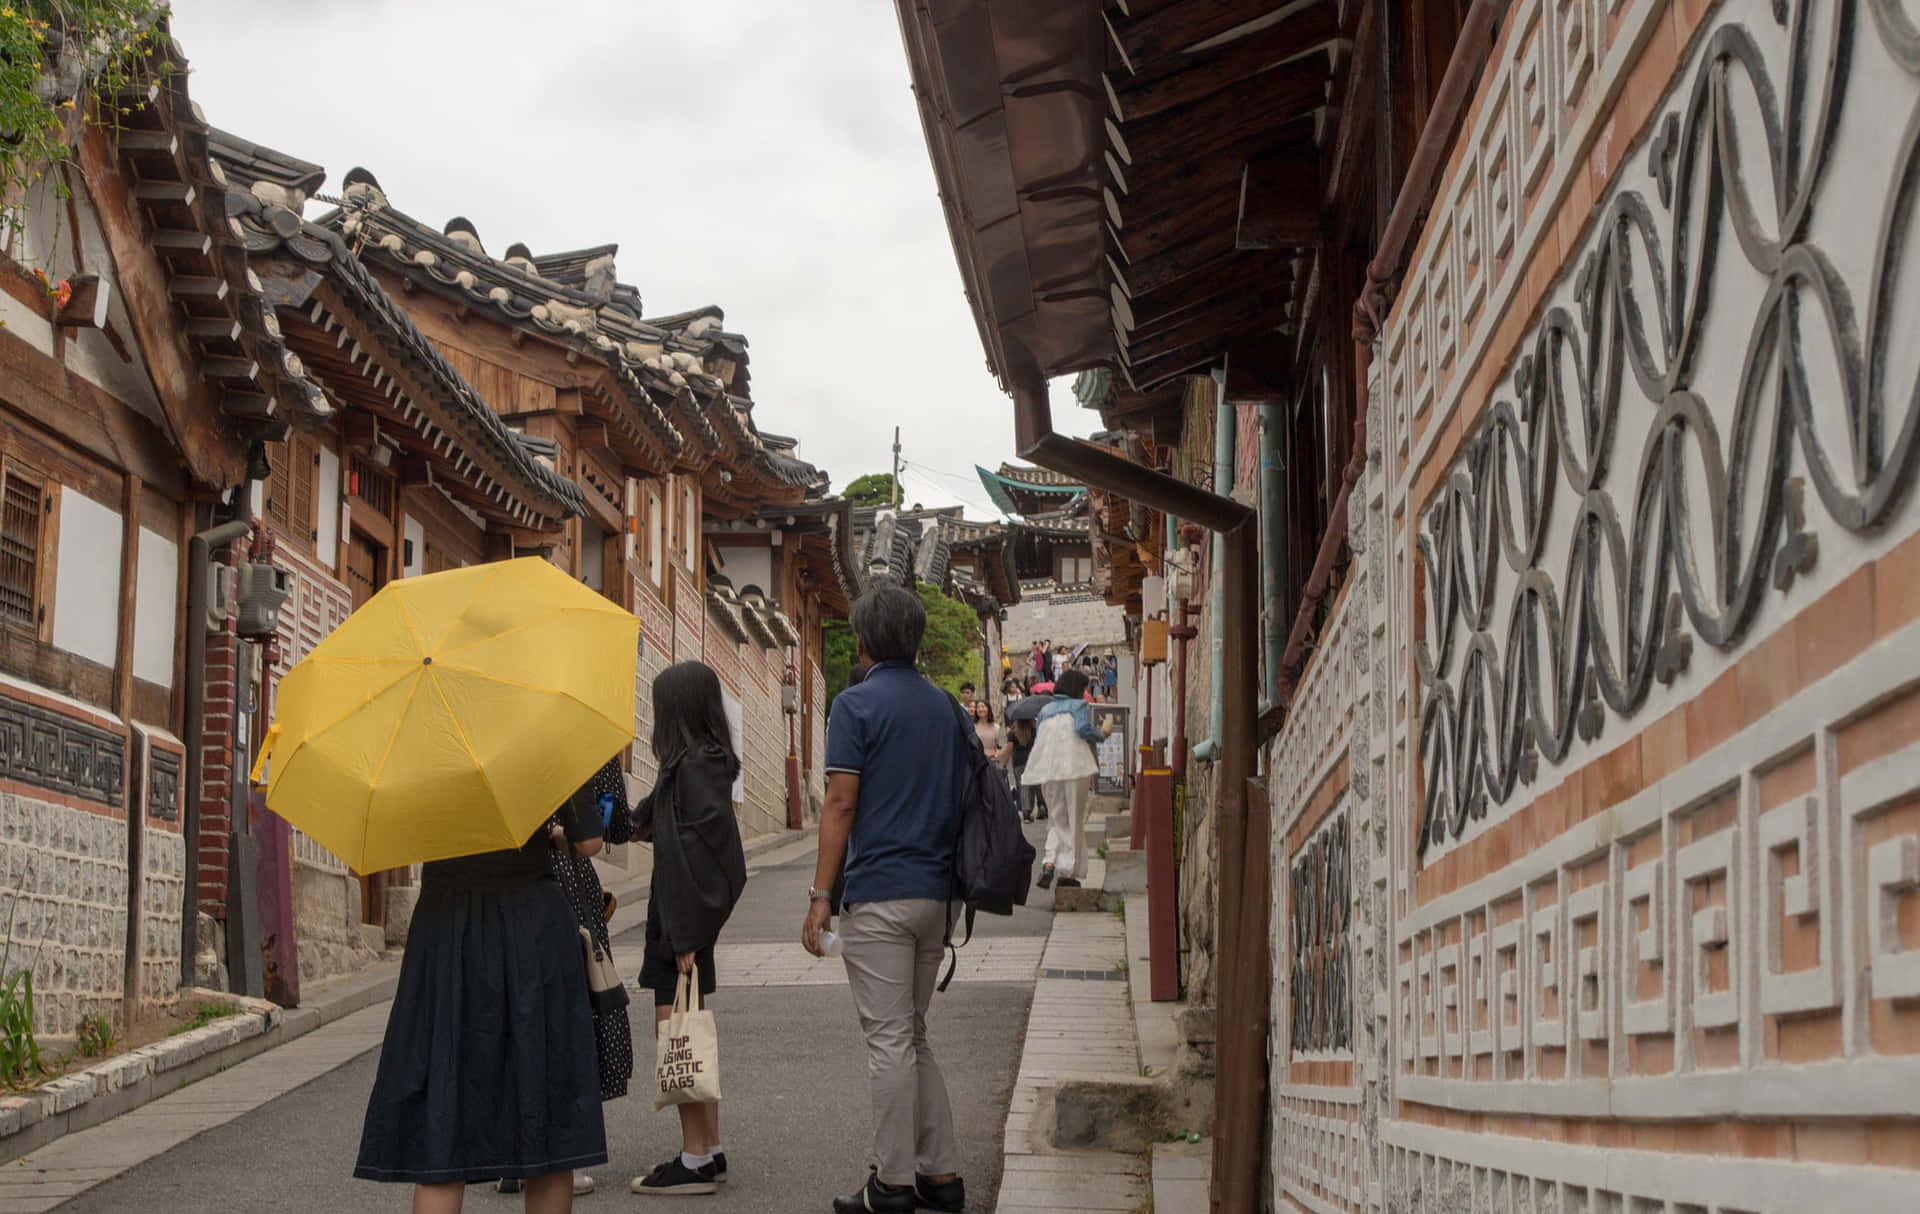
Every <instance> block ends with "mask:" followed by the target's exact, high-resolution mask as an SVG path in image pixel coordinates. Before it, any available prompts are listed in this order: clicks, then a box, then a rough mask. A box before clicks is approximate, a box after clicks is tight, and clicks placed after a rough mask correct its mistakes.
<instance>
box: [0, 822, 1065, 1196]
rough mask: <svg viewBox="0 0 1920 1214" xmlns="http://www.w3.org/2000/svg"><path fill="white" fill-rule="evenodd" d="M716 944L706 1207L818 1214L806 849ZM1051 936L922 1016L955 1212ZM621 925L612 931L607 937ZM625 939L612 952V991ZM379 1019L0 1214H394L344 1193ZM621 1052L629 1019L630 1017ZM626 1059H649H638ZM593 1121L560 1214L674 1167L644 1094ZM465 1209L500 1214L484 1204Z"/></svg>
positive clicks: (1006, 1091) (766, 883)
mask: <svg viewBox="0 0 1920 1214" xmlns="http://www.w3.org/2000/svg"><path fill="white" fill-rule="evenodd" d="M758 863H760V864H761V867H760V868H759V869H758V870H757V871H755V873H754V875H753V878H752V880H750V882H749V883H748V886H747V893H746V896H745V898H744V899H743V900H742V902H741V905H740V908H739V910H738V911H737V912H736V914H735V917H734V920H733V922H732V923H731V924H730V925H729V927H728V931H727V933H726V935H725V936H724V937H723V938H722V943H721V946H720V950H719V968H720V984H721V990H720V994H719V995H718V996H716V997H715V999H714V1009H715V1012H716V1014H717V1016H718V1018H719V1027H720V1034H721V1076H722V1080H721V1082H722V1087H723V1090H724V1092H725V1103H724V1105H723V1107H722V1117H721V1126H722V1136H723V1138H724V1140H725V1145H726V1147H727V1153H728V1156H729V1161H730V1163H731V1165H732V1176H731V1179H730V1181H729V1183H728V1185H727V1186H726V1188H724V1189H723V1190H722V1191H721V1194H720V1195H719V1197H718V1198H717V1199H715V1203H714V1204H716V1205H719V1206H726V1207H729V1208H733V1209H739V1210H751V1211H789V1210H792V1211H806V1210H815V1209H818V1210H824V1209H826V1208H827V1203H828V1201H829V1199H830V1197H831V1195H832V1194H833V1193H834V1192H835V1191H836V1190H843V1189H848V1188H851V1187H852V1185H853V1184H854V1183H855V1182H856V1181H858V1180H859V1179H860V1178H861V1177H863V1176H864V1174H865V1170H866V1165H865V1163H864V1159H865V1156H866V1140H867V1133H868V1103H867V1089H866V1061H865V1054H864V1049H863V1046H862V1043H861V1040H860V1034H859V1030H858V1027H857V1026H856V1024H855V1022H854V1018H853V1011H852V1002H851V999H850V998H849V995H848V992H847V989H846V984H845V980H844V977H843V976H839V975H840V971H839V963H838V962H833V963H831V964H830V965H829V964H827V963H820V962H815V961H814V960H813V959H812V958H810V957H808V956H806V954H805V953H803V952H802V951H801V949H800V946H799V945H798V943H797V942H796V938H797V935H798V927H799V923H800V919H801V915H802V913H803V912H804V909H805V905H806V889H807V886H808V883H809V881H810V879H811V877H812V870H813V850H812V846H811V841H810V840H807V841H800V842H796V843H794V844H792V845H788V846H783V847H779V848H776V849H774V850H772V851H770V852H767V853H763V855H762V857H761V859H760V861H758ZM1050 918H1051V916H1050V915H1048V914H1046V913H1043V912H1040V911H1033V910H1028V911H1022V912H1021V913H1020V914H1018V915H1016V916H1015V917H1014V918H1013V919H1012V920H1004V919H1000V920H991V921H983V922H982V923H981V924H980V929H979V930H980V935H979V937H978V938H977V939H976V940H975V942H974V943H973V944H972V945H971V946H970V947H969V948H967V949H964V950H962V953H961V958H962V960H961V967H960V971H959V974H958V976H957V977H956V979H955V982H954V985H953V987H952V988H951V989H950V990H949V991H948V992H947V993H946V994H945V995H942V996H939V997H938V998H937V1000H936V1004H935V1018H934V1025H933V1031H934V1040H935V1044H936V1047H937V1048H938V1049H939V1051H940V1053H941V1056H942V1058H943V1059H944V1060H945V1061H946V1063H947V1067H946V1069H947V1077H948V1082H949V1084H950V1085H951V1087H952V1093H953V1100H954V1106H955V1107H954V1112H955V1118H956V1120H957V1122H958V1123H959V1125H960V1127H961V1130H962V1138H963V1151H964V1159H965V1167H966V1177H967V1181H968V1185H969V1190H970V1203H969V1209H970V1210H979V1211H990V1210H992V1209H993V1208H994V1205H993V1199H994V1196H995V1192H996V1190H997V1187H998V1181H999V1175H998V1174H999V1170H1000V1162H1001V1161H1000V1155H1001V1136H1002V1131H1003V1126H1004V1123H1005V1119H1006V1115H1007V1108H1008V1104H1009V1101H1010V1098H1011V1095H1012V1090H1013V1084H1014V1076H1015V1073H1016V1070H1017V1067H1018V1062H1019V1058H1020V1053H1021V1044H1022V1037H1023V1034H1024V1032H1025V1029H1026V1025H1027V1014H1028V1008H1029V1004H1030V1001H1031V998H1032V994H1033V989H1034V980H1035V975H1036V971H1037V969H1038V966H1039V963H1040V960H1041V955H1042V951H1043V948H1044V945H1045V940H1046V936H1045V933H1046V931H1047V928H1048V923H1049V921H1050ZM624 921H625V920H624V917H623V922H624ZM638 948H639V933H638V932H637V931H629V932H628V933H627V934H625V935H623V936H621V937H619V938H617V939H616V941H615V953H616V958H617V960H618V961H619V963H620V966H621V968H622V970H623V971H624V972H627V973H628V974H629V976H631V974H632V973H633V972H635V971H637V969H638V964H639V953H638ZM386 1007H387V1005H385V1004H381V1005H379V1006H378V1007H375V1008H369V1009H368V1010H367V1011H365V1012H363V1013H359V1014H357V1015H355V1016H351V1017H348V1018H346V1019H343V1020H341V1021H339V1022H337V1023H335V1024H332V1025H328V1026H327V1027H325V1028H322V1029H320V1030H318V1031H316V1032H314V1033H312V1034H310V1035H309V1036H307V1037H305V1038H302V1039H300V1040H298V1041H295V1042H293V1043H291V1044H289V1045H287V1046H284V1047H281V1048H279V1049H277V1050H273V1051H270V1052H268V1053H267V1054H265V1055H262V1056H261V1057H259V1058H256V1059H254V1060H251V1061H249V1062H246V1063H243V1064H242V1065H240V1066H238V1067H235V1068H233V1069H232V1070H231V1071H228V1072H226V1073H225V1074H222V1075H220V1076H217V1077H215V1078H213V1079H210V1080H208V1081H206V1082H204V1083H201V1084H197V1085H194V1086H192V1087H189V1088H187V1089H185V1090H183V1091H181V1092H179V1093H176V1094H175V1095H173V1096H169V1097H167V1098H165V1099H162V1100H159V1101H156V1102H155V1103H153V1104H151V1105H149V1106H147V1107H146V1108H144V1109H141V1110H138V1111H136V1112H134V1113H132V1114H129V1115H127V1116H125V1117H121V1118H119V1119H116V1120H114V1121H111V1122H108V1123H106V1124H105V1125H102V1126H99V1127H97V1128H95V1129H92V1130H89V1131H86V1132H83V1133H80V1134H75V1135H72V1136H70V1137H68V1138H66V1139H63V1140H61V1141H59V1142H57V1143H54V1144H53V1145H51V1146H49V1147H47V1148H46V1149H44V1150H42V1151H39V1152H35V1153H34V1155H32V1156H30V1157H29V1158H28V1159H27V1160H25V1161H23V1163H22V1164H21V1165H19V1166H17V1167H15V1168H12V1169H9V1170H7V1171H6V1173H5V1174H4V1175H0V1214H16V1212H17V1214H25V1212H27V1211H42V1210H48V1209H55V1208H57V1209H59V1210H61V1211H62V1212H63V1214H67V1212H71V1214H86V1212H99V1214H105V1212H108V1211H127V1210H136V1209H137V1210H139V1211H141V1212H142V1214H170V1212H174V1211H180V1212H185V1211H202V1210H234V1211H242V1210H244V1211H296V1210H297V1211H313V1210H376V1211H377V1210H404V1209H406V1208H408V1203H409V1201H410V1190H408V1189H407V1188H405V1187H404V1186H382V1185H374V1184H371V1183H367V1182H362V1181H356V1180H354V1179H352V1176H351V1172H352V1166H353V1158H354V1153H355V1149H356V1147H357V1144H358V1141H359V1134H360V1122H361V1117H362V1114H363V1112H364V1109H365V1105H366V1097H367V1092H368V1090H369V1089H370V1088H371V1086H372V1082H373V1073H374V1064H375V1061H376V1058H377V1052H378V1046H379V1039H380V1030H381V1026H382V1025H383V1024H384V1020H385V1016H386ZM633 1010H634V1012H635V1029H636V1033H635V1036H636V1044H638V1043H639V1042H640V1041H642V1040H650V1039H649V1038H647V1037H645V1035H644V1034H643V1032H642V1030H641V1021H642V1018H643V1016H644V1015H645V1014H646V1009H643V1008H641V1007H639V1006H637V1005H636V1007H635V1008H634V1009H633ZM639 1052H641V1053H642V1054H643V1055H644V1056H645V1058H646V1059H650V1057H651V1049H650V1046H647V1047H643V1048H642V1049H641V1050H640V1051H639ZM640 1069H641V1071H642V1074H640V1075H639V1076H637V1077H636V1078H637V1082H636V1085H635V1094H634V1095H630V1096H628V1097H627V1098H626V1099H624V1100H621V1101H618V1102H616V1103H614V1104H611V1105H609V1106H607V1131H608V1135H607V1136H608V1148H609V1152H610V1155H611V1161H610V1162H609V1163H608V1164H607V1165H605V1166H603V1167H600V1168H596V1169H593V1174H594V1176H595V1179H596V1180H597V1181H598V1182H599V1186H600V1188H599V1191H598V1192H597V1193H595V1194H594V1195H593V1196H592V1197H589V1198H585V1199H583V1200H582V1202H581V1203H580V1204H579V1207H578V1208H581V1209H587V1210H591V1209H594V1208H597V1207H600V1206H603V1205H609V1204H615V1203H618V1204H621V1205H624V1204H625V1203H628V1202H631V1201H636V1200H639V1199H637V1198H634V1197H631V1196H630V1195H629V1194H628V1192H627V1182H628V1181H629V1180H630V1179H631V1178H632V1177H633V1176H635V1175H638V1174H641V1173H643V1172H645V1171H646V1170H648V1169H649V1168H651V1167H652V1166H653V1165H654V1164H656V1163H658V1162H660V1161H661V1160H662V1159H665V1158H666V1157H667V1156H668V1155H669V1154H670V1153H671V1152H672V1151H674V1150H677V1149H678V1144H679V1129H678V1122H677V1120H676V1119H675V1117H674V1115H673V1113H672V1111H671V1110H668V1111H666V1112H662V1113H655V1112H654V1111H653V1109H652V1102H651V1099H650V1098H649V1097H648V1096H647V1095H646V1094H645V1087H646V1078H647V1076H646V1073H645V1072H646V1071H647V1070H648V1069H649V1062H648V1061H645V1060H643V1061H642V1062H641V1064H640ZM468 1208H469V1209H476V1210H488V1209H500V1210H506V1209H518V1208H519V1199H518V1198H507V1197H501V1196H497V1195H495V1194H494V1193H493V1192H492V1191H491V1188H490V1187H480V1186H476V1187H475V1188H473V1189H472V1190H470V1192H469V1197H468Z"/></svg>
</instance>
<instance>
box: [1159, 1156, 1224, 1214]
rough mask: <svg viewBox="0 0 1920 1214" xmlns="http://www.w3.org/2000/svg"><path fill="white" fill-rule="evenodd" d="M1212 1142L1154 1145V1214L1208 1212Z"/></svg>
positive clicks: (1211, 1169)
mask: <svg viewBox="0 0 1920 1214" xmlns="http://www.w3.org/2000/svg"><path fill="white" fill-rule="evenodd" d="M1212 1177H1213V1142H1212V1141H1211V1140H1210V1139H1205V1138H1203V1139H1201V1140H1200V1141H1199V1142H1193V1143H1188V1142H1157V1143H1155V1144H1153V1214H1206V1212H1207V1204H1208V1189H1209V1188H1210V1187H1211V1185H1212Z"/></svg>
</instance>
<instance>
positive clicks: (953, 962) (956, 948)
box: [934, 901, 975, 994]
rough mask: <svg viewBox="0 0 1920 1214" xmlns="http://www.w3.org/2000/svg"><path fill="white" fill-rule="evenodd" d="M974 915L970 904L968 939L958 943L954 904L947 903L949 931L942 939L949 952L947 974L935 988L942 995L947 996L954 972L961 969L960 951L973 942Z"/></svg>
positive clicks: (942, 945)
mask: <svg viewBox="0 0 1920 1214" xmlns="http://www.w3.org/2000/svg"><path fill="white" fill-rule="evenodd" d="M974 913H975V912H974V909H973V906H972V904H968V906H967V938H966V939H965V940H961V941H959V942H958V943H956V942H955V941H954V938H953V920H954V914H953V903H952V902H951V901H949V902H948V903H947V931H946V934H945V935H944V936H942V937H941V939H940V945H941V947H942V948H945V949H946V950H947V956H948V961H947V973H946V976H945V977H943V978H941V979H940V985H939V986H937V987H935V988H934V989H935V990H937V991H939V992H940V993H941V994H945V993H946V990H947V987H948V986H950V985H952V983H953V972H954V971H955V970H957V969H959V968H960V950H961V949H963V948H965V947H966V946H967V945H968V944H970V943H972V941H973V918H974Z"/></svg>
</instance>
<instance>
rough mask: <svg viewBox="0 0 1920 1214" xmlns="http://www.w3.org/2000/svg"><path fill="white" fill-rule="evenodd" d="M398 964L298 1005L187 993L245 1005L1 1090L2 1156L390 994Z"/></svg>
mask: <svg viewBox="0 0 1920 1214" xmlns="http://www.w3.org/2000/svg"><path fill="white" fill-rule="evenodd" d="M399 977H400V966H399V963H398V961H397V960H387V961H382V962H380V963H379V964H377V965H375V966H372V967H369V968H368V969H367V970H363V971H361V972H360V973H358V974H354V975H351V976H349V977H347V978H343V979H338V980H336V981H334V982H331V983H326V984H322V985H323V987H324V988H326V989H325V990H324V993H320V994H318V995H317V997H314V998H311V999H308V1000H305V1001H303V1003H302V1006H300V1007H297V1008H282V1007H279V1006H277V1005H275V1004H272V1003H268V1002H267V1001H266V1000H264V999H248V998H246V997H244V996H240V995H233V994H229V993H227V992H224V991H206V990H199V989H195V990H193V991H192V992H190V993H191V994H194V995H198V996H201V997H204V998H211V999H220V1000H225V1001H228V1002H232V1003H237V1004H239V1005H240V1007H241V1008H242V1009H243V1010H242V1011H241V1012H240V1014H238V1015H235V1016H227V1017H223V1018H222V1019H220V1020H217V1021H215V1022H214V1023H212V1024H209V1025H207V1026H206V1027H205V1028H198V1029H194V1030H193V1031H191V1032H187V1033H181V1034H179V1035H178V1036H175V1037H169V1038H167V1039H166V1040H164V1041H156V1042H154V1043H153V1044H152V1045H147V1046H142V1047H141V1048H139V1049H137V1050H132V1051H129V1052H128V1053H125V1054H122V1055H120V1056H119V1057H116V1058H109V1059H108V1060H106V1061H105V1062H102V1063H100V1064H98V1065H96V1066H91V1067H88V1068H87V1069H85V1070H83V1071H76V1072H74V1073H73V1074H70V1075H65V1076H62V1077H61V1078H59V1079H56V1080H54V1081H52V1082H51V1083H47V1084H43V1085H41V1086H40V1087H37V1088H34V1089H33V1090H31V1091H27V1092H22V1093H20V1094H18V1095H14V1096H7V1097H0V1160H5V1161H8V1162H11V1161H13V1160H17V1159H19V1158H21V1157H23V1156H25V1155H28V1154H30V1153H31V1152H34V1151H37V1150H39V1149H40V1148H42V1147H44V1146H46V1145H47V1144H49V1143H51V1142H54V1141H57V1140H58V1139H61V1138H64V1137H66V1136H67V1135H68V1134H73V1133H77V1132H78V1131H80V1130H86V1129H91V1128H93V1127H94V1126H97V1125H100V1124H101V1123H103V1122H106V1121H109V1120H111V1119H113V1118H115V1117H118V1116H119V1115H120V1114H122V1113H128V1112H131V1111H133V1110H134V1109H137V1108H139V1107H140V1106H141V1105H144V1104H148V1103H150V1102H152V1101H155V1100H158V1099H159V1098H160V1097H162V1096H166V1095H170V1094H171V1093H173V1092H177V1091H179V1090H180V1089H181V1088H183V1087H186V1086H187V1085H188V1084H190V1083H194V1082H196V1081H198V1080H201V1079H205V1078H207V1077H208V1076H209V1075H215V1074H218V1073H219V1072H221V1071H224V1070H226V1069H227V1068H228V1067H231V1066H235V1065H237V1064H239V1063H242V1062H245V1061H246V1060H247V1059H249V1058H252V1057H254V1056H255V1055H258V1054H261V1053H264V1052H265V1051H267V1050H270V1049H272V1048H273V1047H275V1046H277V1045H284V1044H286V1043H287V1042H289V1041H293V1040H295V1039H296V1038H299V1037H304V1036H306V1035H307V1034H308V1033H310V1032H312V1031H313V1030H315V1029H317V1028H319V1027H320V1026H322V1025H324V1024H330V1023H332V1022H333V1021H335V1020H338V1019H340V1018H341V1017H342V1016H346V1015H350V1014H351V1013H353V1012H357V1011H360V1010H361V1009H362V1008H366V1007H371V1006H372V1005H373V1004H376V1003H380V1002H383V1001H384V1000H387V999H391V998H392V997H393V990H394V987H395V986H396V985H397V984H398V982H399Z"/></svg>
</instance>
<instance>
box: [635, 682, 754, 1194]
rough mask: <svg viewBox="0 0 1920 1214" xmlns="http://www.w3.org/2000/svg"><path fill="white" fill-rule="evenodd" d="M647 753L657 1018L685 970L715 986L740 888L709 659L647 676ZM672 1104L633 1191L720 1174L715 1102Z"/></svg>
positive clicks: (643, 823)
mask: <svg viewBox="0 0 1920 1214" xmlns="http://www.w3.org/2000/svg"><path fill="white" fill-rule="evenodd" d="M653 755H654V758H655V759H656V760H658V761H659V764H660V779H659V781H658V782H657V783H656V784H655V785H654V788H653V791H652V792H650V793H648V794H647V796H646V798H645V799H644V800H642V801H641V802H640V807H639V809H638V810H636V811H635V823H634V834H635V837H636V838H639V839H642V840H651V841H652V842H653V890H652V893H651V896H650V897H649V898H648V900H647V952H646V960H645V961H644V963H643V964H642V965H641V967H640V985H641V986H642V987H644V988H646V989H648V990H651V991H652V992H653V1002H654V1017H655V1020H656V1022H657V1023H659V1024H663V1025H664V1024H665V1023H666V1021H667V1018H668V1016H669V1015H670V1014H671V1013H672V1011H673V998H674V988H675V987H676V986H677V985H678V984H679V979H680V976H681V975H682V974H690V975H696V976H697V977H696V980H697V981H698V982H699V984H700V994H701V995H702V996H706V995H711V994H712V993H713V990H714V987H715V986H716V985H717V982H716V978H715V975H714V968H713V946H714V942H715V941H716V940H718V939H719V938H720V929H721V928H722V927H724V926H726V922H727V917H728V916H729V915H731V914H732V913H733V908H734V905H735V903H737V902H739V900H740V892H741V891H742V890H744V889H745V888H746V886H747V857H746V853H745V851H743V850H742V848H741V846H740V824H739V822H738V821H737V820H736V819H735V818H734V816H733V781H734V777H736V776H738V775H739V774H740V757H739V755H737V754H736V753H735V752H734V749H733V734H732V731H731V730H730V729H729V728H728V727H727V713H726V706H725V703H724V702H723V701H722V699H721V697H720V679H719V676H717V675H715V674H714V673H713V670H712V669H711V668H710V667H708V666H707V665H706V664H704V663H702V662H681V663H678V664H677V665H673V666H669V667H667V668H666V669H665V670H663V671H661V672H660V677H659V678H657V679H655V680H654V681H653ZM678 1107H679V1110H680V1153H679V1154H677V1155H675V1156H674V1157H673V1158H672V1159H669V1160H667V1162H665V1163H663V1164H661V1165H660V1166H659V1167H657V1168H655V1169H654V1170H653V1171H652V1172H651V1173H649V1174H648V1175H646V1176H641V1177H638V1178H636V1179H635V1180H634V1182H633V1191H634V1192H635V1193H641V1194H659V1195H671V1196H677V1195H681V1194H700V1193H712V1192H714V1190H715V1188H716V1185H717V1184H718V1182H719V1181H720V1180H721V1179H722V1178H724V1177H725V1175H726V1171H727V1157H726V1153H725V1152H724V1151H723V1150H722V1149H721V1146H720V1106H719V1105H718V1104H683V1105H680V1106H678Z"/></svg>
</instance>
